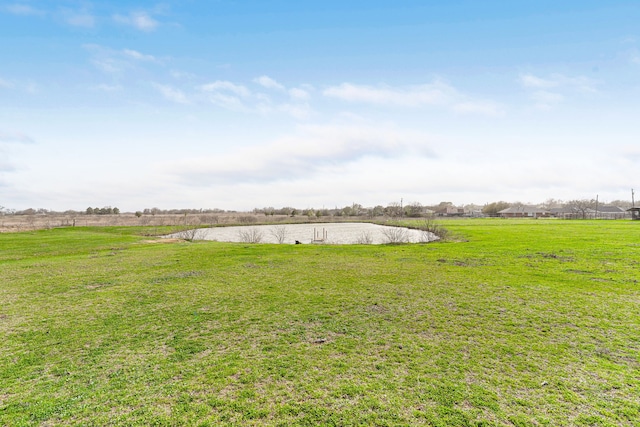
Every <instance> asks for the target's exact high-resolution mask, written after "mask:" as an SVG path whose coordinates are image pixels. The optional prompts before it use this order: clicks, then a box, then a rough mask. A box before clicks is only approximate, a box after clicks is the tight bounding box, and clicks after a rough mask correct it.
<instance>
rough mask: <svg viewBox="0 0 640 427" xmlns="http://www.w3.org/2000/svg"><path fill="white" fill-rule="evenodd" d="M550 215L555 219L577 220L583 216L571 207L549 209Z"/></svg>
mask: <svg viewBox="0 0 640 427" xmlns="http://www.w3.org/2000/svg"><path fill="white" fill-rule="evenodd" d="M549 215H550V216H552V217H554V218H562V219H576V218H581V217H582V214H581V213H580V212H579V211H578V209H576V208H574V207H571V206H567V207H564V208H551V209H549Z"/></svg>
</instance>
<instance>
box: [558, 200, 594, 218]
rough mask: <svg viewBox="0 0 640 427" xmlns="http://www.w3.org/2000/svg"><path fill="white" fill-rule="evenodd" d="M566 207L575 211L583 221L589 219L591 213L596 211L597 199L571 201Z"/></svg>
mask: <svg viewBox="0 0 640 427" xmlns="http://www.w3.org/2000/svg"><path fill="white" fill-rule="evenodd" d="M564 206H565V207H566V208H569V209H572V210H573V211H575V212H576V213H577V214H578V216H579V217H581V218H582V219H587V216H588V214H589V212H590V211H592V210H594V209H595V207H596V201H595V199H580V200H570V201H568V202H567V203H565V205H564Z"/></svg>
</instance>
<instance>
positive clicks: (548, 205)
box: [540, 199, 562, 209]
mask: <svg viewBox="0 0 640 427" xmlns="http://www.w3.org/2000/svg"><path fill="white" fill-rule="evenodd" d="M540 207H542V208H544V209H553V208H560V207H562V200H558V199H547V200H545V201H544V203H542V204H541V205H540Z"/></svg>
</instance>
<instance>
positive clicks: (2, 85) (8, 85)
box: [0, 79, 13, 89]
mask: <svg viewBox="0 0 640 427" xmlns="http://www.w3.org/2000/svg"><path fill="white" fill-rule="evenodd" d="M12 87H13V84H12V83H11V82H9V81H7V80H4V79H0V89H2V88H4V89H11V88H12Z"/></svg>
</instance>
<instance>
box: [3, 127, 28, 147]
mask: <svg viewBox="0 0 640 427" xmlns="http://www.w3.org/2000/svg"><path fill="white" fill-rule="evenodd" d="M0 143H13V144H33V143H34V140H33V138H31V137H30V136H28V135H25V134H24V133H22V132H8V131H3V130H0Z"/></svg>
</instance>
